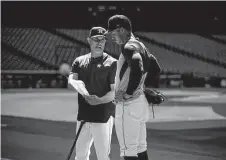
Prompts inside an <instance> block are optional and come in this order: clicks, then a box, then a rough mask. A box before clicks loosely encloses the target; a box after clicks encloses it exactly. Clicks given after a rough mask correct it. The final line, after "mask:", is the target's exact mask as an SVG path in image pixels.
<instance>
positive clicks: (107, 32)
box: [104, 30, 112, 36]
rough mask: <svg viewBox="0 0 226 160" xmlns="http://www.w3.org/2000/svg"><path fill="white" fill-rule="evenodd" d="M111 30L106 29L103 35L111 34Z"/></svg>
mask: <svg viewBox="0 0 226 160" xmlns="http://www.w3.org/2000/svg"><path fill="white" fill-rule="evenodd" d="M111 32H112V31H109V30H108V31H106V32H105V33H104V35H106V36H107V35H109V34H111Z"/></svg>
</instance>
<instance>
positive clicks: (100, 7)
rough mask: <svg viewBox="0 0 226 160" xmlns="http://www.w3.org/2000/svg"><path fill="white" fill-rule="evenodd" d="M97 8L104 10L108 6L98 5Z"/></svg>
mask: <svg viewBox="0 0 226 160" xmlns="http://www.w3.org/2000/svg"><path fill="white" fill-rule="evenodd" d="M97 8H98V11H100V12H103V11H104V10H105V8H106V7H105V6H98V7H97Z"/></svg>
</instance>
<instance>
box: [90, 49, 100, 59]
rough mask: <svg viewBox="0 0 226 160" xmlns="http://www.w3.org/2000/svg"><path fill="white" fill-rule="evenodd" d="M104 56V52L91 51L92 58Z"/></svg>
mask: <svg viewBox="0 0 226 160" xmlns="http://www.w3.org/2000/svg"><path fill="white" fill-rule="evenodd" d="M102 56H103V52H102V53H96V52H92V51H91V57H92V58H98V57H102Z"/></svg>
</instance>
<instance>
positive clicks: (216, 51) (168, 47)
mask: <svg viewBox="0 0 226 160" xmlns="http://www.w3.org/2000/svg"><path fill="white" fill-rule="evenodd" d="M88 35H89V31H88V30H86V29H55V28H4V27H3V28H2V37H1V38H2V52H1V54H2V60H1V69H2V73H5V74H6V73H21V74H22V73H23V72H26V73H25V74H28V73H32V74H33V72H31V71H34V72H37V73H39V71H40V70H42V73H44V74H46V73H49V74H52V75H54V74H56V70H57V69H58V67H59V65H60V64H61V63H63V62H66V63H69V64H72V61H73V60H74V59H75V58H76V57H77V56H79V55H84V54H86V53H88V52H89V45H88V43H87V37H88ZM135 35H136V36H138V37H139V38H140V40H141V41H142V42H143V43H144V44H145V45H146V46H147V47H148V48H149V50H150V51H151V53H152V54H153V55H155V56H156V57H157V59H158V60H159V63H160V65H161V67H162V69H163V72H162V74H175V75H182V74H191V73H192V74H195V75H199V76H202V77H210V76H215V77H223V78H226V68H225V66H226V56H225V55H226V46H225V41H226V37H225V36H224V35H212V36H205V35H196V34H184V33H157V32H156V33H151V32H135ZM105 51H106V52H107V53H109V54H110V55H112V56H114V57H115V58H117V57H118V55H119V54H120V52H121V51H120V47H119V46H118V45H117V44H115V43H111V39H108V42H107V43H106V48H105ZM224 65H225V66H224ZM13 71H14V72H13ZM15 71H16V72H15ZM53 71H54V72H53ZM176 77H177V76H176ZM179 78H180V76H179ZM50 79H51V82H48V84H49V86H56V85H57V84H56V82H57V83H58V81H60V83H61V86H62V83H63V82H62V77H60V78H57V77H56V75H55V78H50ZM177 79H178V78H177ZM3 80H4V77H3ZM65 80H66V79H65ZM4 81H5V80H4ZM4 81H3V82H4ZM11 81H12V80H11V79H10V80H9V81H8V82H7V83H9V84H11V83H12V82H11ZM43 81H45V80H43ZM46 81H49V80H46ZM41 82H42V80H41V79H40V78H37V83H41ZM35 85H36V86H37V84H36V83H35V84H34V86H35ZM39 86H43V87H44V86H48V85H39Z"/></svg>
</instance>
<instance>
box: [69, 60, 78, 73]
mask: <svg viewBox="0 0 226 160" xmlns="http://www.w3.org/2000/svg"><path fill="white" fill-rule="evenodd" d="M78 72H79V60H78V58H76V59H75V60H74V62H73V63H72V67H71V73H78Z"/></svg>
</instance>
